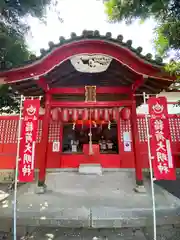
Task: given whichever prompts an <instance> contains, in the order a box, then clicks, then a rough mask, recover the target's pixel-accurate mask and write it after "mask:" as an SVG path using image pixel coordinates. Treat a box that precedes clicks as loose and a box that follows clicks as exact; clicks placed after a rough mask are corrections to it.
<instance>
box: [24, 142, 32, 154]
mask: <svg viewBox="0 0 180 240" xmlns="http://www.w3.org/2000/svg"><path fill="white" fill-rule="evenodd" d="M27 152H28V153H32V144H31V143H27V144H26V145H25V149H24V153H27Z"/></svg>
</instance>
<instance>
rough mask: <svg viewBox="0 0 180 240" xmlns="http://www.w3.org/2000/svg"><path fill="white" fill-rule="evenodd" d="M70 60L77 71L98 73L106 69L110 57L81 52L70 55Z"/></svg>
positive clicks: (110, 59)
mask: <svg viewBox="0 0 180 240" xmlns="http://www.w3.org/2000/svg"><path fill="white" fill-rule="evenodd" d="M70 61H71V64H72V65H73V67H74V68H75V69H76V71H78V72H84V73H99V72H104V71H106V70H107V69H108V67H109V65H110V63H111V61H112V58H111V57H109V56H106V55H100V54H83V55H75V56H73V57H71V58H70Z"/></svg>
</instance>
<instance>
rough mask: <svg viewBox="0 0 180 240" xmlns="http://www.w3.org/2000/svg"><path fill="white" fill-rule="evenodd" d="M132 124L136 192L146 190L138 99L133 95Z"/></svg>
mask: <svg viewBox="0 0 180 240" xmlns="http://www.w3.org/2000/svg"><path fill="white" fill-rule="evenodd" d="M131 126H132V143H133V149H134V163H135V174H136V188H135V189H134V190H135V191H136V192H144V191H145V189H144V185H143V171H142V162H141V152H140V147H139V133H138V124H137V113H136V100H135V98H134V97H133V99H132V108H131Z"/></svg>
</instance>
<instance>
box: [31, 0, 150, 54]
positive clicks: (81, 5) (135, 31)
mask: <svg viewBox="0 0 180 240" xmlns="http://www.w3.org/2000/svg"><path fill="white" fill-rule="evenodd" d="M57 11H59V12H60V16H61V18H62V19H63V23H62V22H61V21H59V18H58V14H57V13H56V12H57ZM28 22H29V23H30V25H31V33H30V34H29V35H28V36H27V42H28V45H29V48H30V49H31V50H32V51H34V52H35V53H36V54H37V55H39V50H40V49H41V48H45V49H47V48H48V42H49V41H53V42H54V43H58V41H59V37H60V36H64V37H65V38H69V36H70V34H71V32H75V33H76V34H77V35H81V33H82V31H83V30H85V29H86V30H99V31H100V33H101V34H105V33H106V32H111V33H112V36H113V37H116V36H117V35H119V34H121V35H123V36H124V41H127V40H128V39H131V40H132V41H133V44H132V46H133V47H138V46H142V47H143V54H147V53H149V52H150V53H152V54H153V55H154V49H153V44H152V40H153V29H154V27H155V22H154V21H153V20H148V21H146V22H145V23H144V24H140V23H139V21H135V22H134V23H133V24H132V25H130V26H127V25H126V24H125V23H116V24H112V23H108V21H107V16H106V14H105V9H104V5H103V1H102V0H59V1H58V4H57V6H56V11H55V10H54V9H51V10H47V21H46V22H47V24H43V23H41V22H40V21H39V20H38V19H35V18H32V17H28Z"/></svg>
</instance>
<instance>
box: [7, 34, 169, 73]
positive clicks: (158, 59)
mask: <svg viewBox="0 0 180 240" xmlns="http://www.w3.org/2000/svg"><path fill="white" fill-rule="evenodd" d="M97 38H98V39H99V40H107V41H109V42H112V43H116V44H118V45H119V46H123V47H125V48H127V49H129V50H130V51H132V52H133V53H134V54H135V55H136V56H137V57H139V58H141V59H143V60H145V61H146V62H148V63H149V64H152V65H155V66H156V67H163V66H164V65H165V64H164V63H163V59H162V58H161V57H159V56H157V55H156V56H155V59H153V58H152V54H151V53H147V54H146V55H143V54H142V50H143V48H142V47H137V48H134V47H132V40H127V41H126V42H123V35H121V34H120V35H118V36H117V37H116V38H112V34H111V32H106V34H105V35H101V34H100V32H99V31H98V30H95V31H92V30H84V31H83V32H82V35H79V36H78V35H76V33H74V32H72V33H71V35H70V38H68V39H65V38H64V37H62V36H60V37H59V43H57V44H55V43H54V42H52V41H50V42H49V43H48V45H49V48H48V49H47V50H45V49H44V48H42V49H40V53H41V55H40V56H38V57H37V56H36V55H34V54H31V55H30V57H29V60H28V61H24V62H23V63H22V64H18V65H14V66H13V65H11V66H9V67H8V66H7V67H6V68H5V69H3V70H5V71H7V70H10V69H13V68H19V67H23V66H25V65H27V64H32V63H33V62H35V61H38V60H41V59H42V58H43V57H45V56H46V55H48V54H49V53H50V52H52V51H53V50H55V49H56V48H58V47H60V46H62V45H64V44H67V43H71V42H73V41H77V40H83V39H97Z"/></svg>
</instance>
